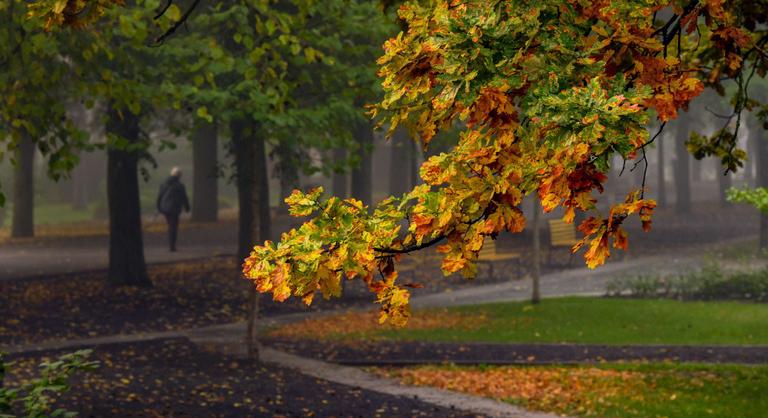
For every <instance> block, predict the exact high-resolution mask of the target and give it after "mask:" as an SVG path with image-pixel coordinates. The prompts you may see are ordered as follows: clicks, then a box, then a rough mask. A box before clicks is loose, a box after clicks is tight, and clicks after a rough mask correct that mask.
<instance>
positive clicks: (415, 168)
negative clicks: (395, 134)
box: [408, 138, 421, 188]
mask: <svg viewBox="0 0 768 418" xmlns="http://www.w3.org/2000/svg"><path fill="white" fill-rule="evenodd" d="M408 142H409V144H410V145H409V147H408V149H409V151H410V152H409V154H408V164H410V168H411V188H414V187H416V186H417V185H419V183H421V177H419V167H420V164H419V155H421V149H419V147H420V145H419V144H418V143H417V142H416V141H415V140H413V139H412V138H410V139H409V141H408Z"/></svg>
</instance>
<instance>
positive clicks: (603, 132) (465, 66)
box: [243, 0, 750, 324]
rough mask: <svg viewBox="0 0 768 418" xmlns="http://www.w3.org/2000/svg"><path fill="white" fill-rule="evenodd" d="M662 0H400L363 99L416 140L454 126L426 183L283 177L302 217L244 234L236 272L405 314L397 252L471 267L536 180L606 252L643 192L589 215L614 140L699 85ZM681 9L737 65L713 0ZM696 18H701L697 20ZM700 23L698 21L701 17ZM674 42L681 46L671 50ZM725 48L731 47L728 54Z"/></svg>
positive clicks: (425, 174) (549, 204)
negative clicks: (280, 228)
mask: <svg viewBox="0 0 768 418" xmlns="http://www.w3.org/2000/svg"><path fill="white" fill-rule="evenodd" d="M669 5H670V3H669V2H668V1H653V0H645V1H640V2H624V1H608V0H603V1H579V0H561V1H556V0H549V1H538V2H531V1H525V2H523V1H500V0H497V1H477V2H465V1H441V2H433V5H432V6H429V7H426V6H419V5H416V4H413V3H409V4H407V5H404V6H402V7H401V8H400V9H399V16H400V17H401V18H402V19H404V20H405V21H406V22H407V27H408V30H407V32H405V33H401V34H399V35H398V36H397V37H396V38H393V39H390V40H389V41H387V42H386V44H385V45H384V49H385V54H384V56H382V57H381V58H380V59H379V61H378V64H379V65H380V72H379V74H380V77H381V78H382V80H383V81H382V86H383V88H384V91H385V96H384V98H383V100H382V101H381V102H380V103H379V104H377V105H375V106H373V107H372V108H371V113H372V115H373V116H374V117H378V118H379V120H381V121H382V122H383V123H387V124H388V126H389V129H390V130H393V129H395V128H396V127H397V126H398V125H399V124H407V125H408V126H409V128H410V129H411V130H412V131H413V132H414V133H416V134H418V136H419V138H420V140H421V142H422V143H423V145H424V147H427V146H428V145H429V141H430V139H431V138H432V137H433V136H434V135H435V133H436V131H438V130H440V129H445V128H451V127H459V128H460V129H462V134H461V137H460V140H459V143H458V145H457V146H456V147H455V148H454V149H453V150H451V152H449V153H443V154H440V155H437V156H433V157H431V158H429V159H428V160H427V161H426V162H425V163H424V164H423V165H422V167H421V172H420V174H421V178H422V179H423V181H424V183H423V184H422V185H419V186H417V187H415V188H414V189H413V190H412V191H411V192H410V193H407V194H405V195H404V196H402V197H390V198H388V199H386V200H384V201H383V202H381V203H379V204H378V205H376V206H375V207H372V208H369V207H366V206H364V205H363V204H362V203H361V202H360V201H357V200H355V199H346V200H341V199H338V198H336V197H329V198H326V197H324V196H323V190H322V189H320V188H318V189H315V190H313V191H310V192H309V193H302V192H300V191H295V192H294V193H293V194H292V195H291V196H290V197H288V198H287V199H286V202H287V203H288V204H289V205H290V207H291V213H292V214H293V215H295V216H312V218H311V219H310V220H309V221H307V222H306V223H304V224H303V225H302V226H301V227H299V228H297V229H294V230H291V231H289V232H287V233H285V234H283V236H282V238H281V241H280V242H279V243H273V242H265V243H264V245H263V246H257V247H255V248H254V250H253V252H252V254H251V255H250V257H249V258H248V259H247V260H246V261H245V263H244V265H243V271H244V273H245V275H246V277H248V278H250V279H252V280H253V281H254V283H255V285H256V287H257V288H258V290H259V291H260V292H271V293H272V294H273V296H274V299H275V300H278V301H282V300H285V299H287V298H289V297H290V296H295V297H301V298H303V300H304V301H305V302H306V303H307V304H309V303H311V301H312V298H313V296H314V295H315V293H316V292H317V291H318V290H319V291H320V292H321V293H322V295H323V296H324V297H326V298H328V297H331V296H339V295H340V293H341V281H342V280H343V279H344V277H346V278H347V279H353V278H356V277H359V278H361V279H362V280H364V281H365V282H366V283H367V285H368V287H369V288H370V290H371V291H372V292H374V293H375V294H376V296H377V302H378V303H380V304H381V313H380V318H379V319H380V322H382V323H383V322H385V321H391V322H392V323H394V324H404V323H405V322H406V321H407V319H408V317H409V308H408V301H409V296H410V293H409V291H408V289H407V285H400V284H398V282H397V278H398V274H397V270H396V267H395V266H396V263H397V261H398V260H399V259H400V257H401V256H402V254H406V253H408V252H411V251H415V250H419V249H421V248H425V247H427V246H430V245H432V244H435V245H437V244H439V245H437V247H436V248H437V251H439V252H440V253H442V254H443V262H442V270H443V272H444V273H445V274H446V275H447V274H451V273H454V272H461V274H462V275H464V276H466V277H473V276H474V275H475V273H476V267H475V261H476V259H477V256H478V253H479V251H480V249H481V248H482V246H483V243H484V242H485V240H487V239H495V237H496V236H497V234H499V233H500V232H502V231H505V230H506V231H509V232H513V233H514V232H520V231H522V230H523V229H524V227H525V217H524V216H523V213H522V211H521V210H520V204H521V201H522V199H523V196H525V195H527V194H531V193H537V194H538V197H539V199H540V201H541V204H542V206H543V209H544V210H545V211H547V212H549V211H552V210H554V209H556V208H558V207H562V208H564V211H565V215H564V219H565V220H566V221H568V222H572V221H573V219H574V214H575V211H576V210H579V211H589V212H590V215H592V216H589V217H587V218H586V220H585V221H583V222H582V223H581V224H580V225H579V226H578V229H579V230H580V231H581V232H583V234H584V238H583V240H582V241H581V242H580V243H578V244H577V245H576V246H575V247H574V248H573V250H574V251H576V250H578V249H579V248H580V247H582V246H586V247H587V248H586V251H585V252H584V258H585V260H586V263H587V265H588V266H589V267H592V268H594V267H596V266H598V265H601V264H603V263H604V262H605V260H606V258H607V257H608V256H609V255H610V250H609V248H610V246H611V245H612V246H613V247H614V248H618V249H626V247H627V234H626V232H625V231H624V230H623V229H622V226H621V225H622V221H624V220H625V218H626V217H627V216H629V215H631V214H639V217H640V220H641V221H642V223H643V227H644V229H648V228H649V227H650V222H651V220H650V219H651V214H652V211H653V209H654V207H655V205H656V203H655V202H654V201H653V200H651V199H644V198H643V195H644V190H642V189H638V190H636V191H634V192H632V193H630V194H629V195H628V196H627V198H626V200H625V202H624V203H621V204H618V205H614V206H613V207H611V209H610V212H609V213H607V214H603V215H601V214H599V213H598V211H597V209H596V206H595V203H596V197H595V194H594V192H595V191H597V192H601V191H602V188H603V186H602V185H603V183H604V182H605V181H606V176H605V175H604V174H603V173H604V172H606V171H607V170H608V169H609V167H610V162H611V161H612V158H613V156H614V155H615V154H618V155H620V156H621V157H622V158H623V159H624V160H629V159H632V158H635V157H636V156H637V155H638V153H643V152H645V149H644V147H645V145H646V143H647V142H648V141H649V135H648V131H647V129H646V128H647V125H648V123H649V115H651V114H653V113H654V112H655V115H656V117H657V118H658V120H660V121H662V122H664V121H668V120H671V119H674V118H675V117H676V115H677V110H678V109H680V108H685V107H686V106H687V104H688V102H689V101H690V100H691V99H693V98H694V97H696V96H697V95H698V94H700V93H701V92H702V90H703V89H704V83H703V82H702V81H701V80H699V78H697V74H698V73H697V64H696V60H694V59H692V57H690V56H689V55H690V54H691V52H689V51H687V50H685V49H684V45H687V44H689V43H690V42H689V41H686V42H680V41H679V40H678V42H677V45H675V43H674V42H672V43H670V42H668V40H667V39H664V38H666V36H658V35H657V34H658V23H657V22H654V16H655V12H657V11H659V10H661V9H663V8H665V7H667V6H669ZM672 6H673V7H674V10H675V11H676V12H678V13H679V14H681V15H683V16H684V17H683V18H682V19H680V20H679V23H678V25H680V26H681V27H680V29H679V33H678V37H680V38H682V37H686V39H687V38H688V37H695V38H696V39H695V41H696V42H697V43H698V44H702V43H707V42H709V43H719V44H724V45H728V46H729V47H728V48H722V51H724V52H723V53H724V54H726V56H725V58H726V59H724V60H722V62H723V67H722V71H723V72H731V71H735V70H737V69H738V68H739V67H740V65H741V61H740V59H739V57H738V55H736V54H733V53H732V51H733V48H740V47H744V46H746V45H747V44H748V43H749V42H750V37H749V36H747V35H746V34H745V33H744V32H742V31H741V30H740V29H738V28H736V27H732V26H730V24H731V21H732V20H733V17H732V16H731V15H730V14H729V12H728V11H727V10H725V9H724V2H722V1H707V2H702V3H700V4H697V5H696V6H695V7H694V8H693V9H692V10H686V13H687V14H683V11H682V10H681V9H680V7H678V6H676V5H675V4H672ZM699 17H702V18H701V19H699ZM701 22H703V23H701ZM676 48H680V49H679V50H675V49H676ZM728 54H732V55H733V56H731V55H728Z"/></svg>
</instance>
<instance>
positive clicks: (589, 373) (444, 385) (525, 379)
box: [375, 367, 643, 415]
mask: <svg viewBox="0 0 768 418" xmlns="http://www.w3.org/2000/svg"><path fill="white" fill-rule="evenodd" d="M375 370H376V371H377V372H378V373H379V374H383V375H388V376H390V377H396V378H398V379H400V381H401V382H402V383H404V384H408V385H416V386H435V387H438V388H441V389H447V390H454V391H457V392H464V393H469V394H472V395H479V396H485V397H489V398H494V399H502V400H510V401H511V402H513V403H516V404H521V405H523V406H525V407H527V408H529V409H533V410H538V411H548V412H556V413H562V414H567V413H574V412H578V413H579V414H587V415H588V414H591V413H593V412H594V411H595V409H596V408H597V407H598V406H600V408H605V407H609V406H611V405H612V402H614V399H615V398H617V397H619V396H620V397H622V398H626V397H638V396H642V391H641V386H642V382H643V374H642V373H640V372H634V371H618V370H607V369H599V368H594V367H583V368H581V367H561V368H538V367H494V368H456V367H453V368H439V367H418V368H412V369H397V370H384V369H375Z"/></svg>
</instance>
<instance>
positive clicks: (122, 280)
mask: <svg viewBox="0 0 768 418" xmlns="http://www.w3.org/2000/svg"><path fill="white" fill-rule="evenodd" d="M106 129H107V133H108V134H110V135H115V136H118V137H120V138H123V139H124V140H126V141H128V143H129V144H131V145H133V144H137V143H138V142H139V141H140V139H139V117H138V115H134V114H133V113H131V112H130V111H129V110H127V109H123V110H122V111H121V112H118V110H117V109H115V108H114V107H112V106H110V108H109V111H108V115H107V126H106ZM138 162H139V154H138V152H137V151H135V150H125V149H121V148H117V147H115V146H114V145H110V146H108V147H107V202H108V207H109V272H108V275H107V277H108V280H109V282H110V283H111V284H113V285H116V286H151V285H152V282H151V281H150V280H149V275H147V266H146V263H145V261H144V242H143V238H142V231H141V202H140V200H139V173H138Z"/></svg>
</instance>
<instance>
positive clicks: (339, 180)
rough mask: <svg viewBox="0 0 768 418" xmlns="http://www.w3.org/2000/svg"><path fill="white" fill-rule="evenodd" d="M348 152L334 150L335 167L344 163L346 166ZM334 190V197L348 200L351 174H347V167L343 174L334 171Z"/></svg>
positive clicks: (341, 149) (340, 149) (342, 149)
mask: <svg viewBox="0 0 768 418" xmlns="http://www.w3.org/2000/svg"><path fill="white" fill-rule="evenodd" d="M346 159H347V150H346V149H344V148H335V149H334V150H333V163H334V165H341V164H342V162H344V163H345V164H344V165H345V166H346ZM331 182H332V185H331V187H332V188H333V195H334V196H336V197H338V198H341V199H346V198H347V197H349V173H347V170H346V167H345V169H344V171H343V172H336V171H334V172H333V174H332V178H331Z"/></svg>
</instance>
